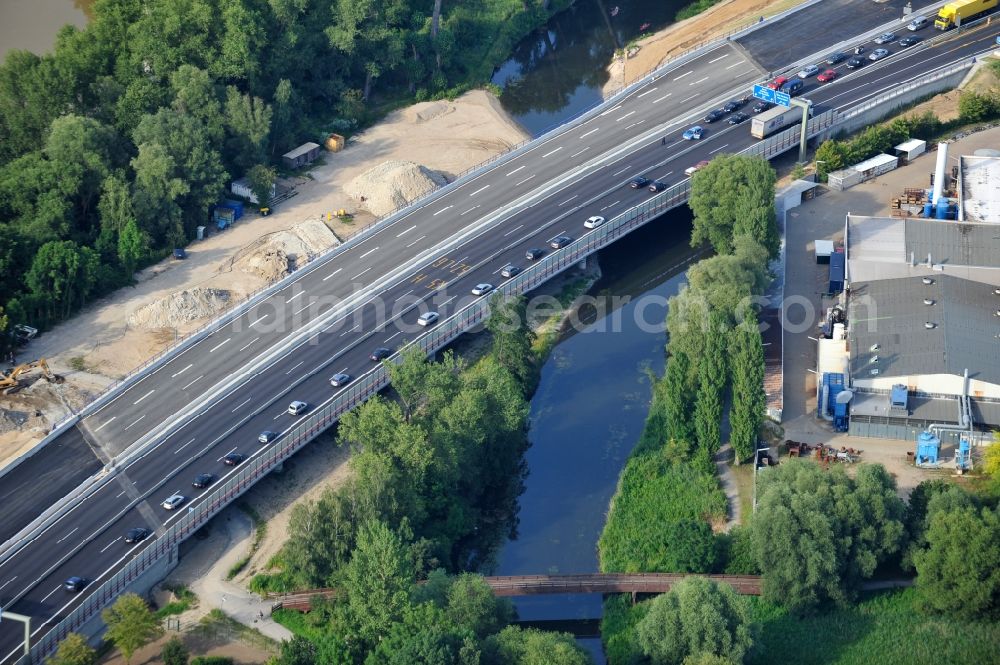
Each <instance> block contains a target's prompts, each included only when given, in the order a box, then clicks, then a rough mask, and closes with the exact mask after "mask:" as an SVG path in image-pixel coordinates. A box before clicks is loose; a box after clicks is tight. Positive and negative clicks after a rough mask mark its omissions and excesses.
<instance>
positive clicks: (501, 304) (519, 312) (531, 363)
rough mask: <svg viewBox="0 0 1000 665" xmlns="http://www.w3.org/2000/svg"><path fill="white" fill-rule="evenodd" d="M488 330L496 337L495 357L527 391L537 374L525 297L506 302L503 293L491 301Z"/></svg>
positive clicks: (532, 334) (533, 334) (494, 339)
mask: <svg viewBox="0 0 1000 665" xmlns="http://www.w3.org/2000/svg"><path fill="white" fill-rule="evenodd" d="M486 329H487V330H489V331H490V334H491V335H492V336H493V347H492V353H493V356H494V357H495V358H496V359H497V361H499V363H500V364H501V365H503V366H504V367H506V368H507V369H508V370H510V372H511V373H512V374H513V375H514V376H515V377H516V378H517V380H518V381H519V382H520V384H521V385H522V386H524V388H525V389H527V388H528V387H529V386H530V385H531V384H532V383H533V381H534V379H535V375H536V373H537V371H536V367H535V352H534V351H533V349H532V344H533V342H534V340H535V333H534V331H532V330H531V328H529V327H528V325H527V300H526V299H525V297H524V296H518V297H516V298H505V297H504V296H503V294H501V293H496V294H494V295H493V297H492V298H491V299H490V318H489V320H488V321H487V322H486Z"/></svg>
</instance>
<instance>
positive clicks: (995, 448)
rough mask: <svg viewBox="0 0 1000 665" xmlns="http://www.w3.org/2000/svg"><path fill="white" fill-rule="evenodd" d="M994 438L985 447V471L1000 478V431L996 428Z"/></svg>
mask: <svg viewBox="0 0 1000 665" xmlns="http://www.w3.org/2000/svg"><path fill="white" fill-rule="evenodd" d="M992 439H993V440H992V441H991V442H990V445H988V446H986V447H985V448H984V449H983V473H985V474H986V475H988V476H992V477H993V478H998V479H1000V431H997V430H994V431H993V436H992Z"/></svg>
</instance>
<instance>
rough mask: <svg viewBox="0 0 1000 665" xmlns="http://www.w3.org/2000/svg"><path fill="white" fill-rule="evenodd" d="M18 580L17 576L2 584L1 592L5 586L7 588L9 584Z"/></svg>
mask: <svg viewBox="0 0 1000 665" xmlns="http://www.w3.org/2000/svg"><path fill="white" fill-rule="evenodd" d="M16 579H17V575H15V576H14V577H12V578H10V579H9V580H7V581H6V582H4V583H3V584H0V590H2V589H3V588H4V587H5V586H7V585H8V584H10V583H11V582H13V581H14V580H16Z"/></svg>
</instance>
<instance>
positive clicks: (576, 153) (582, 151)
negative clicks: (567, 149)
mask: <svg viewBox="0 0 1000 665" xmlns="http://www.w3.org/2000/svg"><path fill="white" fill-rule="evenodd" d="M588 150H590V146H589V145H588V146H587V147H586V148H584V149H583V150H581V151H580V152H574V153H573V154H572V155H570V157H578V156H580V155H582V154H583V153H585V152H587V151H588Z"/></svg>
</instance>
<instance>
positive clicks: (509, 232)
mask: <svg viewBox="0 0 1000 665" xmlns="http://www.w3.org/2000/svg"><path fill="white" fill-rule="evenodd" d="M520 228H524V224H521V225H520V226H518V227H517V228H514V229H511V230H510V231H507V233H505V234H503V237H504V238H506V237H507V236H509V235H510V234H512V233H514V232H515V231H517V229H520Z"/></svg>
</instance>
